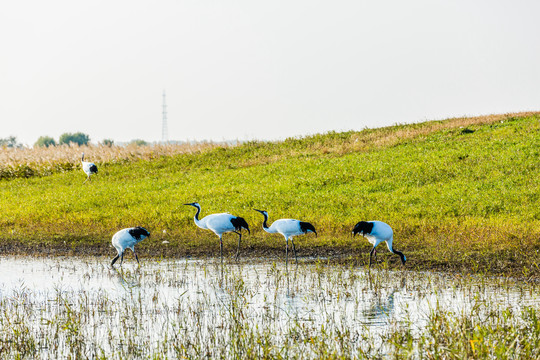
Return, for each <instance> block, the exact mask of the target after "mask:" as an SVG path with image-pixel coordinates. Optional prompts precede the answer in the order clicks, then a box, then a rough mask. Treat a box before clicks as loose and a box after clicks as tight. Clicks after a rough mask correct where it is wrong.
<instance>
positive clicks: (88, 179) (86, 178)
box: [83, 175, 90, 184]
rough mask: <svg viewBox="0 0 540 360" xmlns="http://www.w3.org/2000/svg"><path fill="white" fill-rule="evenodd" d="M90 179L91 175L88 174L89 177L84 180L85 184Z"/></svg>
mask: <svg viewBox="0 0 540 360" xmlns="http://www.w3.org/2000/svg"><path fill="white" fill-rule="evenodd" d="M88 180H90V175H88V177H87V178H86V180H84V182H83V184H84V183H85V182H87V181H88Z"/></svg>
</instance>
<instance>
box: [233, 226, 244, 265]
mask: <svg viewBox="0 0 540 360" xmlns="http://www.w3.org/2000/svg"><path fill="white" fill-rule="evenodd" d="M234 232H235V233H237V234H238V249H237V250H236V260H238V254H240V241H241V240H242V233H239V232H236V231H234Z"/></svg>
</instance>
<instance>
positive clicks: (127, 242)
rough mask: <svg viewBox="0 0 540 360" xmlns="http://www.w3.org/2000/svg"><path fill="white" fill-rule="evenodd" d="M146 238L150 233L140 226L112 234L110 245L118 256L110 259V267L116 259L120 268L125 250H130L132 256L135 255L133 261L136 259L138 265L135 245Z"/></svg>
mask: <svg viewBox="0 0 540 360" xmlns="http://www.w3.org/2000/svg"><path fill="white" fill-rule="evenodd" d="M147 237H150V233H149V232H148V231H147V230H146V229H145V228H143V227H140V226H137V227H132V228H127V229H122V230H120V231H118V232H117V233H116V234H114V235H113V237H112V244H113V246H114V247H115V249H116V251H117V252H118V255H116V257H115V258H114V259H112V262H111V266H113V265H114V263H115V262H116V260H118V258H120V266H122V262H123V261H124V252H125V251H126V249H131V251H133V254H135V259H137V264H139V265H140V263H139V257H138V256H137V253H136V252H135V245H136V244H137V243H139V242H141V241H143V240H144V239H146V238H147Z"/></svg>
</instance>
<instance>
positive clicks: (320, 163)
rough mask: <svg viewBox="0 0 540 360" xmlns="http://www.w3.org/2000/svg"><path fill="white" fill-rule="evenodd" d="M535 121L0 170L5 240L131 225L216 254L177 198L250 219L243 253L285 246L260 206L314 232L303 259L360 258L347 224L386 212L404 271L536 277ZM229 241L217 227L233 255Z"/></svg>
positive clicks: (182, 248) (539, 173) (154, 243)
mask: <svg viewBox="0 0 540 360" xmlns="http://www.w3.org/2000/svg"><path fill="white" fill-rule="evenodd" d="M539 120H540V113H521V114H509V115H496V116H485V117H478V118H462V119H449V120H444V121H430V122H425V123H419V124H412V125H396V126H392V127H386V128H380V129H366V130H363V131H360V132H352V131H351V132H344V133H335V132H332V133H327V134H321V135H315V136H310V137H305V138H294V139H288V140H286V141H283V142H249V143H245V144H242V145H239V146H235V147H217V148H204V149H201V150H197V151H193V152H190V153H183V154H175V155H170V156H169V155H167V154H164V155H163V156H157V157H154V158H147V159H145V158H142V159H139V160H137V161H121V162H117V161H114V160H111V161H105V162H102V163H99V162H98V163H97V165H98V166H99V174H98V175H97V176H95V177H94V178H93V179H92V181H91V182H87V183H85V184H83V181H84V180H85V175H84V173H83V172H82V171H81V170H80V168H78V167H75V168H74V169H73V171H65V172H55V171H52V172H51V175H49V176H31V177H29V178H11V179H10V180H3V181H0V204H1V205H0V206H1V209H2V216H1V217H0V231H1V234H2V235H1V237H2V240H1V243H2V244H3V246H2V249H3V250H2V251H4V252H27V251H33V252H41V253H43V252H44V253H49V252H55V253H58V252H66V251H69V252H84V253H111V254H112V253H113V250H112V249H111V248H110V238H111V236H112V234H113V233H114V232H116V231H117V230H119V229H121V228H124V227H129V226H135V225H141V226H145V227H146V228H147V229H148V230H149V231H150V232H151V233H152V237H151V238H150V239H149V240H145V241H144V242H143V243H142V244H141V245H140V246H141V250H140V252H141V254H146V255H153V256H161V255H163V256H183V255H197V256H202V255H204V256H211V255H217V254H218V252H219V244H218V239H217V236H215V235H214V234H213V233H211V232H209V231H204V230H201V229H198V228H197V227H196V226H195V225H194V224H193V215H194V212H195V210H194V209H193V208H192V207H187V206H183V205H182V204H183V203H186V202H193V201H198V202H199V203H200V204H201V205H202V214H201V215H202V216H205V215H207V214H211V213H215V212H230V213H232V214H235V215H238V216H242V217H244V218H245V219H246V220H247V221H248V223H249V224H250V226H251V229H252V232H251V235H247V234H245V236H244V237H243V243H242V248H241V255H243V256H248V255H257V256H284V247H285V242H284V240H283V238H282V237H281V236H279V235H271V234H266V233H264V232H263V231H262V229H261V222H262V216H261V215H260V214H258V213H256V212H255V211H253V210H252V209H253V208H258V209H265V210H267V211H268V212H269V215H270V221H272V220H274V219H278V218H284V217H286V218H296V219H301V220H304V221H309V222H311V223H312V224H313V225H314V226H315V227H316V228H317V231H318V234H319V236H318V237H317V238H315V236H314V235H313V234H310V235H304V236H300V237H297V238H296V240H295V244H296V247H297V250H298V253H299V256H300V257H313V256H315V257H317V256H325V257H326V256H330V257H331V258H337V259H340V260H344V261H349V260H348V259H352V260H350V261H355V262H356V263H358V264H365V263H366V261H367V254H368V252H369V249H370V245H369V244H368V242H367V241H366V240H365V239H362V238H361V237H358V236H357V237H356V238H352V237H351V229H352V227H353V226H354V224H355V223H356V222H357V221H360V220H382V221H385V222H387V223H389V224H390V225H391V226H392V227H393V228H394V233H395V235H394V238H395V239H394V245H395V247H396V248H397V249H399V250H401V251H403V252H404V253H405V255H406V256H407V258H408V262H407V266H408V267H410V268H412V269H434V268H435V269H456V270H464V271H473V272H494V273H504V274H510V275H513V276H522V277H526V278H538V277H539V275H540V269H539V266H540V240H539V238H540V229H539V225H540V221H539V219H540V206H538V205H539V201H538V200H539V197H540V195H539V191H538V190H539V188H538V185H537V184H538V179H539V178H540V156H539V155H540V121H539ZM465 130H471V131H472V132H471V131H465ZM236 238H237V237H236V235H234V234H232V235H225V249H226V251H227V252H228V253H229V254H234V251H235V246H236ZM164 241H166V242H168V243H163V242H164ZM378 253H379V260H382V261H383V262H382V264H379V265H378V266H391V267H394V266H399V258H398V257H397V256H392V257H390V256H388V255H387V251H386V249H383V248H382V247H381V249H380V250H379V251H378Z"/></svg>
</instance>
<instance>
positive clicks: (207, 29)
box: [0, 0, 540, 144]
mask: <svg viewBox="0 0 540 360" xmlns="http://www.w3.org/2000/svg"><path fill="white" fill-rule="evenodd" d="M539 15H540V1H537V0H531V1H526V0H513V1H510V0H508V1H506V0H490V1H488V0H485V1H480V0H479V1H475V0H466V1H465V0H457V1H456V0H453V1H450V0H447V1H437V0H408V1H402V0H393V1H390V0H388V1H375V0H372V1H362V0H350V1H347V0H343V1H340V0H336V1H316V0H297V1H295V0H287V1H279V0H272V1H257V0H236V1H229V0H220V1H216V0H214V1H204V0H192V1H180V0H174V1H173V0H171V1H160V0H157V1H114V0H107V1H99V0H92V1H75V0H49V1H41V0H18V1H3V2H1V3H0V54H1V55H0V138H4V137H7V136H10V135H14V136H17V138H18V139H19V141H22V142H24V143H27V144H33V143H34V142H35V141H36V139H37V138H38V137H39V136H41V135H48V136H52V137H54V138H56V139H58V136H59V135H60V134H62V133H64V132H77V131H82V132H84V133H87V134H89V135H90V137H91V139H92V141H93V142H98V141H101V140H103V139H105V138H110V139H114V140H116V141H129V140H132V139H135V138H142V139H145V140H148V141H157V140H160V139H161V103H162V91H163V90H164V89H165V90H166V92H167V102H168V110H169V114H168V118H169V138H170V139H174V140H185V139H196V140H201V139H211V140H223V139H240V140H245V139H282V138H285V137H288V136H297V135H308V134H313V133H318V132H326V131H329V130H350V129H362V128H364V127H378V126H385V125H392V124H395V123H405V122H417V121H422V120H430V119H441V118H446V117H453V116H462V115H480V114H491V113H504V112H513V111H524V110H539V109H540V21H538V16H539Z"/></svg>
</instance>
